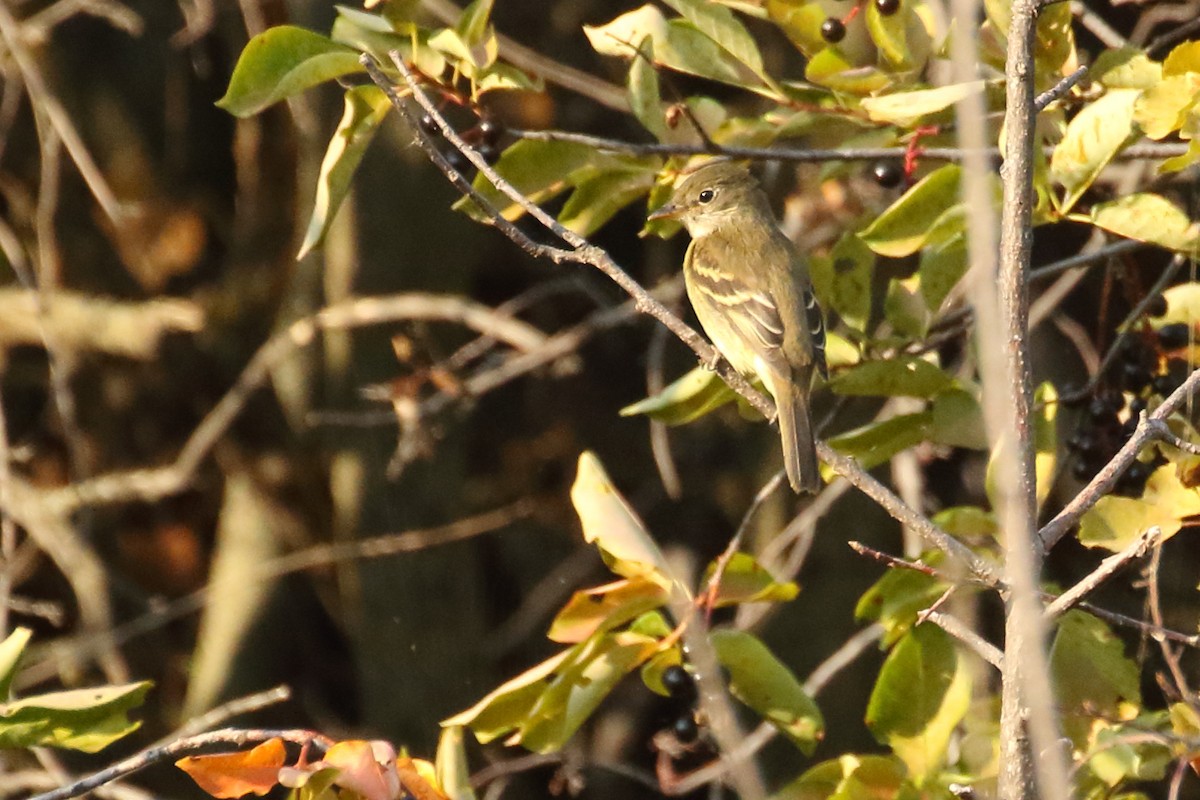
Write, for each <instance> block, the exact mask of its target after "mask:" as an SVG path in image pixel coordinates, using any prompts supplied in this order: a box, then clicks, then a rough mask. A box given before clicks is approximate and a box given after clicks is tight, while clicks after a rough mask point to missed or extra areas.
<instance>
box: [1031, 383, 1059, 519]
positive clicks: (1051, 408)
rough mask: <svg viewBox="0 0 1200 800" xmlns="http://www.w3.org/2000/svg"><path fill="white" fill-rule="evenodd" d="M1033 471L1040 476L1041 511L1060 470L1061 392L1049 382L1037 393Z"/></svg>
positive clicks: (1035, 392)
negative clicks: (1059, 423)
mask: <svg viewBox="0 0 1200 800" xmlns="http://www.w3.org/2000/svg"><path fill="white" fill-rule="evenodd" d="M1033 401H1034V407H1035V408H1037V409H1038V410H1037V412H1036V414H1035V416H1034V419H1033V446H1034V451H1035V452H1034V469H1035V474H1036V476H1037V488H1036V491H1037V506H1038V508H1039V509H1040V508H1041V507H1042V505H1043V504H1044V503H1045V502H1046V498H1047V497H1049V496H1050V491H1051V490H1052V489H1053V488H1054V478H1055V473H1056V470H1057V467H1058V392H1057V391H1056V390H1055V389H1054V384H1052V383H1050V382H1049V381H1046V382H1044V383H1042V384H1041V385H1040V386H1038V387H1037V389H1036V390H1034V393H1033Z"/></svg>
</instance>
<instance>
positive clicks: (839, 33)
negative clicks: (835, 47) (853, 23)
mask: <svg viewBox="0 0 1200 800" xmlns="http://www.w3.org/2000/svg"><path fill="white" fill-rule="evenodd" d="M821 38H822V39H824V40H825V41H827V42H829V43H830V44H837V43H838V42H840V41H841V40H842V39H845V38H846V26H845V25H843V24H842V21H841V20H840V19H837V18H836V17H829V18H828V19H827V20H825V21H824V22H822V23H821Z"/></svg>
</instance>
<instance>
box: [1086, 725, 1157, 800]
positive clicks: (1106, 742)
mask: <svg viewBox="0 0 1200 800" xmlns="http://www.w3.org/2000/svg"><path fill="white" fill-rule="evenodd" d="M1158 717H1161V713H1160V714H1155V715H1153V717H1152V716H1151V715H1148V714H1147V715H1142V716H1141V717H1139V718H1137V719H1135V720H1133V721H1132V722H1130V723H1129V724H1127V725H1112V724H1109V723H1107V722H1100V721H1097V722H1096V733H1095V736H1094V737H1093V738H1094V739H1095V744H1094V745H1093V746H1092V747H1091V748H1090V749H1089V752H1088V753H1086V754H1085V755H1084V757H1083V758H1082V759H1081V761H1082V762H1083V763H1084V764H1086V765H1087V768H1088V769H1090V770H1091V771H1092V774H1094V775H1095V776H1096V777H1097V778H1099V779H1100V781H1101V782H1103V784H1104V785H1105V787H1107V788H1110V789H1111V788H1115V787H1117V786H1120V785H1121V784H1123V783H1126V782H1127V781H1159V780H1162V779H1163V778H1165V777H1166V775H1167V767H1168V766H1170V764H1171V762H1172V761H1173V760H1174V758H1175V756H1174V754H1173V753H1172V752H1171V748H1170V747H1169V746H1168V745H1167V744H1166V742H1165V741H1162V742H1157V741H1146V740H1145V733H1146V731H1147V729H1148V728H1152V727H1153V726H1154V722H1156V721H1157V719H1156V718H1158Z"/></svg>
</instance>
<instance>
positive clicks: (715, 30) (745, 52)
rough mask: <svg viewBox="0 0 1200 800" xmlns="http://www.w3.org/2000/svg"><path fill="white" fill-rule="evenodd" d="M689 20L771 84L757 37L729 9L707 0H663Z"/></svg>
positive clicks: (697, 28)
mask: <svg viewBox="0 0 1200 800" xmlns="http://www.w3.org/2000/svg"><path fill="white" fill-rule="evenodd" d="M663 2H665V3H666V4H667V5H668V6H670V7H671V8H673V9H675V10H676V11H678V12H679V13H680V14H682V15H683V17H684V18H685V19H687V21H688V22H690V23H692V25H693V26H694V27H695V28H696V30H698V31H700V32H701V33H703V34H704V35H705V36H707V37H708V38H710V39H712V40H713V41H714V42H716V43H717V44H718V45H720V46H721V49H722V50H724V51H725V52H726V53H728V54H729V55H731V56H733V57H734V58H735V59H737V60H738V61H740V62H741V63H742V64H744V65H746V67H747V68H749V70H750V71H751V72H753V73H754V74H755V75H757V76H759V77H760V78H763V79H764V81H766V82H767V83H770V79H769V78H767V77H766V72H765V71H764V70H763V62H762V55H761V54H760V53H759V52H758V45H757V44H755V42H754V37H752V36H751V35H750V32H749V31H747V30H746V28H745V26H744V25H742V23H741V22H739V21H738V19H737V18H736V17H735V16H733V12H731V11H730V10H729V9H728V8H725V7H724V6H719V5H717V4H715V3H711V2H707V1H706V0H663Z"/></svg>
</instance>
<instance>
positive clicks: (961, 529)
mask: <svg viewBox="0 0 1200 800" xmlns="http://www.w3.org/2000/svg"><path fill="white" fill-rule="evenodd" d="M933 524H934V525H937V526H938V527H939V528H941V529H942V530H944V531H945V532H946V533H948V534H950V535H951V536H953V537H954V538H956V539H963V540H966V541H970V540H972V539H975V540H978V539H984V538H994V537H995V536H996V533H997V531H998V530H999V526H998V525H997V524H996V515H995V514H993V513H992V512H990V511H984V510H983V509H982V508H979V507H978V506H951V507H950V508H946V509H942V510H941V511H939V512H938V513H936V514H934V515H933Z"/></svg>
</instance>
